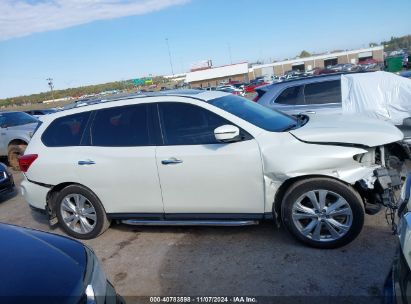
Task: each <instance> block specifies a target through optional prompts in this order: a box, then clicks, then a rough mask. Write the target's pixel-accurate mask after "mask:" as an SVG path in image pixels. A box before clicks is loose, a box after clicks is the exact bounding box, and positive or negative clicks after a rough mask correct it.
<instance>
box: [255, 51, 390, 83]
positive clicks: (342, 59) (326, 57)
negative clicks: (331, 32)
mask: <svg viewBox="0 0 411 304" xmlns="http://www.w3.org/2000/svg"><path fill="white" fill-rule="evenodd" d="M367 59H375V60H377V61H379V62H382V61H384V47H383V46H376V47H372V48H366V49H358V50H351V51H341V52H334V53H328V54H321V55H316V56H311V57H305V58H297V59H291V60H285V61H278V62H274V63H269V64H263V65H255V66H253V67H252V68H250V70H249V78H250V79H254V78H256V77H260V76H273V75H277V76H279V75H283V74H284V73H285V72H287V71H291V70H300V71H306V70H311V69H313V68H326V67H327V66H329V65H335V64H344V63H353V64H358V63H359V62H360V61H364V60H367Z"/></svg>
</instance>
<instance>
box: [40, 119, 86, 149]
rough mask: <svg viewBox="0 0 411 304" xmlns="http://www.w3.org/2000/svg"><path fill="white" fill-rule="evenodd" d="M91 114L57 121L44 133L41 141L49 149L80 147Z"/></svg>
mask: <svg viewBox="0 0 411 304" xmlns="http://www.w3.org/2000/svg"><path fill="white" fill-rule="evenodd" d="M90 114H91V112H83V113H78V114H73V115H67V116H63V117H60V118H57V119H55V120H54V121H53V122H52V123H51V124H50V125H49V126H48V127H47V129H46V130H45V131H44V133H43V135H42V137H41V140H42V141H43V143H44V144H45V145H46V146H47V147H68V146H79V145H80V142H81V138H82V137H83V133H84V130H85V128H86V124H87V121H88V119H89V117H90Z"/></svg>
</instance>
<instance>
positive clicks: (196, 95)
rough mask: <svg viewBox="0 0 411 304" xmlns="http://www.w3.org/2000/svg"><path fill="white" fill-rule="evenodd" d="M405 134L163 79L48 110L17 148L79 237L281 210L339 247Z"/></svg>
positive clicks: (56, 218)
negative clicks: (161, 84) (156, 86)
mask: <svg viewBox="0 0 411 304" xmlns="http://www.w3.org/2000/svg"><path fill="white" fill-rule="evenodd" d="M402 138H403V135H402V133H401V132H400V131H399V130H398V129H397V128H395V127H394V126H392V125H390V124H388V123H386V122H383V121H379V120H373V119H371V118H369V119H365V118H361V119H360V120H358V119H357V118H356V117H351V118H350V117H341V116H335V117H332V116H329V117H315V115H314V116H312V117H311V116H310V117H309V116H299V117H298V118H297V117H292V116H288V115H285V114H283V113H281V112H277V111H273V110H270V109H268V108H265V107H263V106H261V105H258V104H256V103H253V102H251V101H249V100H247V99H244V98H241V97H238V96H234V95H232V94H227V93H223V92H218V91H213V92H211V91H165V92H161V93H158V94H154V95H151V96H138V97H136V96H134V97H130V98H129V99H127V98H125V99H120V100H116V101H110V102H104V103H99V104H92V105H88V106H84V107H80V108H75V109H70V110H66V111H61V112H58V113H55V114H50V115H47V116H45V117H44V119H43V123H42V125H41V126H40V127H39V129H38V130H37V132H36V133H35V134H34V136H33V138H32V140H31V141H30V143H29V146H28V147H27V150H26V154H25V155H24V156H22V157H21V158H20V167H21V170H22V171H23V172H24V180H23V182H22V184H21V189H22V193H23V195H24V197H25V199H26V200H27V202H28V203H29V205H30V206H31V207H32V208H33V209H36V210H37V209H40V210H41V211H44V210H47V213H48V214H49V216H50V222H51V223H52V224H54V223H56V222H58V223H59V224H60V225H61V227H62V228H63V229H64V231H66V232H67V233H68V234H70V235H71V236H74V237H76V238H82V239H90V238H94V237H97V236H98V235H99V234H101V233H102V232H103V231H105V230H106V229H107V228H108V227H109V224H110V221H111V220H120V221H123V222H124V223H128V224H135V225H248V224H255V223H256V222H258V221H259V220H263V219H274V220H275V221H276V222H277V223H280V222H281V220H282V222H283V223H284V224H285V226H286V227H287V228H288V229H289V231H290V232H291V233H292V234H293V235H294V236H295V237H296V238H297V239H299V240H300V241H303V242H304V243H306V244H308V245H311V246H315V247H320V248H332V247H337V246H342V245H344V244H347V243H349V242H350V241H352V240H353V239H354V238H355V237H356V236H357V235H358V234H359V233H360V231H361V229H362V226H363V221H364V206H365V207H366V208H365V210H367V211H370V210H371V211H370V212H372V211H374V210H375V208H369V207H370V206H372V207H375V206H377V207H378V206H379V205H380V204H381V203H383V202H384V195H385V196H386V195H387V193H389V190H390V189H389V188H388V187H386V186H381V185H380V181H379V176H380V177H381V176H382V175H384V174H382V173H384V172H386V170H385V169H384V166H385V157H388V155H385V154H384V151H385V150H384V145H386V144H390V143H393V142H397V141H401V140H402ZM378 172H379V173H378ZM381 172H382V173H381ZM388 178H389V176H388Z"/></svg>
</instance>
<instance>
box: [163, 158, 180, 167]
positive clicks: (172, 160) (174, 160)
mask: <svg viewBox="0 0 411 304" xmlns="http://www.w3.org/2000/svg"><path fill="white" fill-rule="evenodd" d="M182 162H183V161H182V160H181V159H178V158H175V157H171V158H169V159H163V160H162V161H161V163H162V164H163V165H176V164H181V163H182Z"/></svg>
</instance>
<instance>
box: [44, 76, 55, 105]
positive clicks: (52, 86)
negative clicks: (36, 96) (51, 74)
mask: <svg viewBox="0 0 411 304" xmlns="http://www.w3.org/2000/svg"><path fill="white" fill-rule="evenodd" d="M46 80H47V84H48V86H49V87H50V91H51V99H52V100H54V94H53V89H54V84H53V78H47V79H46Z"/></svg>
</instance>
